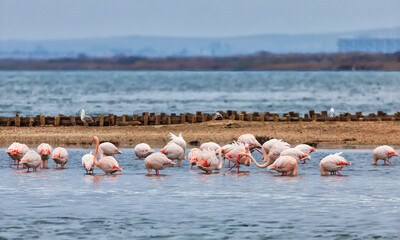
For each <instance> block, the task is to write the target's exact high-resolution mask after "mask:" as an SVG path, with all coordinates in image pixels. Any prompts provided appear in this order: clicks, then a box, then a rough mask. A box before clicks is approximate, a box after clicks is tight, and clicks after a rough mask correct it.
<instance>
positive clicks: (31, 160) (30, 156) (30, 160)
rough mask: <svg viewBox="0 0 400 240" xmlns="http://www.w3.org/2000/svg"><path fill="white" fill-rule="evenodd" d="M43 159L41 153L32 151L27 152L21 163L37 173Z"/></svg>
mask: <svg viewBox="0 0 400 240" xmlns="http://www.w3.org/2000/svg"><path fill="white" fill-rule="evenodd" d="M41 160H42V158H41V157H40V155H39V153H37V152H35V151H33V150H30V151H29V152H27V153H26V154H25V155H24V156H23V157H22V159H21V163H22V164H24V165H25V166H26V167H27V168H28V172H29V168H33V171H34V172H36V171H37V169H38V168H39V166H40V162H41Z"/></svg>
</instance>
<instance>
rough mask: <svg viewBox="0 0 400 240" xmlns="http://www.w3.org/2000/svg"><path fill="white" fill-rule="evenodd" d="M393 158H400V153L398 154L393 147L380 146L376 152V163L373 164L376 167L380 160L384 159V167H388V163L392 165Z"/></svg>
mask: <svg viewBox="0 0 400 240" xmlns="http://www.w3.org/2000/svg"><path fill="white" fill-rule="evenodd" d="M393 156H399V153H398V152H396V151H395V150H394V149H393V148H392V147H390V146H387V145H383V146H379V147H377V148H375V150H374V162H373V163H372V164H374V165H376V163H377V162H378V160H379V159H383V160H384V161H385V164H384V165H386V161H388V162H389V163H390V165H392V163H391V162H390V161H389V159H390V158H391V157H393Z"/></svg>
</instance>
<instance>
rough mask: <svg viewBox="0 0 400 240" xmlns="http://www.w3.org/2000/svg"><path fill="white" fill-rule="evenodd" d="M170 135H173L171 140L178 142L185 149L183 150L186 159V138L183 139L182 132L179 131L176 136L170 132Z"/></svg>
mask: <svg viewBox="0 0 400 240" xmlns="http://www.w3.org/2000/svg"><path fill="white" fill-rule="evenodd" d="M169 136H170V137H171V141H170V142H174V143H176V144H178V145H179V146H180V147H181V148H182V149H183V152H184V154H183V156H184V159H186V155H185V151H186V141H185V139H183V137H182V133H179V136H175V135H174V134H173V133H171V132H170V133H169ZM177 166H178V165H177ZM178 167H179V166H178Z"/></svg>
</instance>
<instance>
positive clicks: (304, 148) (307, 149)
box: [294, 144, 316, 163]
mask: <svg viewBox="0 0 400 240" xmlns="http://www.w3.org/2000/svg"><path fill="white" fill-rule="evenodd" d="M294 148H296V149H298V150H300V151H302V152H303V153H305V154H310V153H312V152H315V151H316V150H315V148H313V147H311V146H310V145H307V144H299V145H297V146H296V147H294ZM308 159H309V160H311V157H309V158H308ZM303 163H306V158H304V162H303Z"/></svg>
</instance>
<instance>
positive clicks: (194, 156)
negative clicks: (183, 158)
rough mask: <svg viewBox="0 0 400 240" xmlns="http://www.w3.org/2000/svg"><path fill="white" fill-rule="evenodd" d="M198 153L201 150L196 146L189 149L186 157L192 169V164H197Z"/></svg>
mask: <svg viewBox="0 0 400 240" xmlns="http://www.w3.org/2000/svg"><path fill="white" fill-rule="evenodd" d="M200 153H201V150H200V149H198V148H192V150H190V153H189V155H188V158H189V161H190V169H192V168H193V166H195V165H196V164H197V161H198V156H199V154H200Z"/></svg>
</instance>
